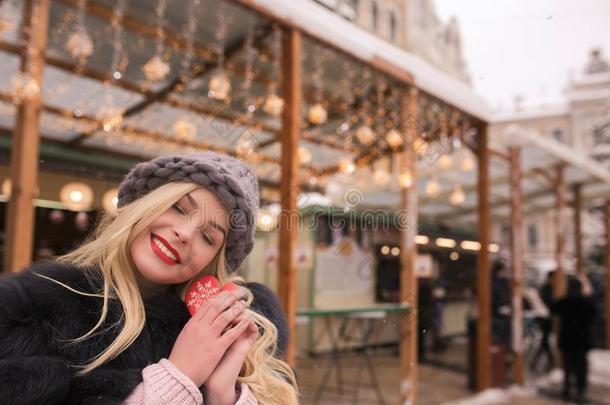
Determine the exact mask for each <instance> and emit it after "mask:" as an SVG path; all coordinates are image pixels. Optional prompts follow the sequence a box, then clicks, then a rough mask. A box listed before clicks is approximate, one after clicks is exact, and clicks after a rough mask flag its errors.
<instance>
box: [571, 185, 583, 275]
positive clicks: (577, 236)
mask: <svg viewBox="0 0 610 405" xmlns="http://www.w3.org/2000/svg"><path fill="white" fill-rule="evenodd" d="M573 193H574V255H575V256H576V272H577V273H582V272H583V270H584V269H583V256H582V228H581V226H582V225H581V211H582V185H581V184H574V187H573Z"/></svg>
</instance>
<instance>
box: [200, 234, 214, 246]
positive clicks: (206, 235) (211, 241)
mask: <svg viewBox="0 0 610 405" xmlns="http://www.w3.org/2000/svg"><path fill="white" fill-rule="evenodd" d="M201 236H203V240H205V241H206V242H207V243H208V244H209V245H210V246H212V245H214V239H212V238H211V237H210V235H208V234H207V233H205V232H201Z"/></svg>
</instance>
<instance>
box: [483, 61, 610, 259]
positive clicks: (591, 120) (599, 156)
mask: <svg viewBox="0 0 610 405" xmlns="http://www.w3.org/2000/svg"><path fill="white" fill-rule="evenodd" d="M521 101H522V100H520V99H519V98H516V99H515V105H514V107H513V110H512V111H505V112H500V113H498V114H497V115H496V116H495V120H494V122H495V124H494V125H492V128H491V135H492V139H494V138H496V139H499V138H501V137H502V134H503V132H504V130H505V129H506V128H507V127H509V126H510V125H512V124H518V125H520V126H523V127H525V128H527V129H533V130H535V131H536V132H537V133H538V134H539V136H542V137H549V138H552V139H554V140H555V141H557V142H561V143H563V144H566V145H568V146H569V147H570V148H572V149H573V150H574V151H576V152H579V153H582V154H585V155H587V156H589V157H591V158H593V159H595V160H597V161H599V162H601V163H603V164H604V165H605V166H606V167H607V168H608V169H609V170H610V65H609V63H608V60H607V58H605V57H604V55H603V54H602V53H601V51H600V50H598V49H594V50H592V51H591V53H590V55H589V59H588V61H587V63H586V64H585V66H583V67H582V69H581V71H580V72H579V73H578V74H577V75H574V77H572V78H570V80H569V81H568V84H567V87H566V89H565V101H564V102H563V103H561V104H556V105H550V106H543V107H527V108H524V107H522V106H521ZM544 186H545V185H544V180H542V179H541V187H544ZM546 187H548V185H547V186H546ZM567 192H568V195H567V201H568V204H569V203H570V202H571V201H572V190H567ZM525 214H526V215H525V218H524V220H525V223H524V225H525V241H526V247H525V259H526V263H527V264H528V265H529V266H530V267H533V268H536V267H537V268H541V269H550V268H552V267H554V263H555V259H554V257H555V256H554V255H555V242H556V236H555V235H556V216H555V215H556V214H555V212H554V210H553V211H542V212H532V213H529V214H528V213H527V212H525ZM565 215H566V217H567V218H566V221H565V225H566V229H564V234H565V236H566V254H567V267H568V268H570V265H571V264H573V263H574V240H573V235H574V223H573V220H572V219H573V210H572V209H571V208H568V209H567V210H566V212H565ZM501 226H502V227H503V228H504V229H505V230H506V229H507V224H504V225H501ZM581 229H582V232H583V246H584V252H585V257H586V255H587V253H588V252H590V251H591V249H592V248H593V247H594V246H595V245H596V244H598V243H601V242H600V240H601V238H602V235H603V232H604V228H603V222H602V221H601V217H600V214H599V212H598V211H596V210H590V209H584V210H583V212H582V226H581ZM497 232H498V233H502V231H501V230H497ZM504 233H506V232H504Z"/></svg>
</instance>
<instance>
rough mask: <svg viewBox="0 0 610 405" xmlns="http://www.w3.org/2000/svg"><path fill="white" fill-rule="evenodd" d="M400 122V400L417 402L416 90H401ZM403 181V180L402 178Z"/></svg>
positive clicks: (406, 402) (402, 401) (412, 404)
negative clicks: (404, 307)
mask: <svg viewBox="0 0 610 405" xmlns="http://www.w3.org/2000/svg"><path fill="white" fill-rule="evenodd" d="M401 108H402V123H403V132H404V142H403V143H404V149H403V151H402V153H401V154H400V161H399V162H400V173H401V175H405V176H407V177H408V176H410V178H411V181H410V182H411V184H410V186H409V185H408V184H403V187H401V190H400V191H401V192H400V194H401V212H400V215H403V216H405V217H404V218H403V220H401V221H400V224H401V225H402V228H401V229H400V300H401V302H404V303H408V304H409V305H410V306H411V309H410V310H409V312H407V313H405V314H404V315H402V317H401V323H400V329H401V334H400V336H401V339H400V403H401V404H411V405H415V404H416V403H417V311H418V309H417V275H416V273H415V258H416V256H417V247H416V245H415V235H416V234H417V183H416V181H415V180H416V173H415V172H416V166H415V163H416V162H417V153H416V151H415V140H416V139H417V115H418V111H417V89H415V88H408V89H406V90H405V92H404V95H403V99H402V107H401ZM403 181H404V180H403Z"/></svg>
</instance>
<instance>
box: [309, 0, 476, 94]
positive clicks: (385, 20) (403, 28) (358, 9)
mask: <svg viewBox="0 0 610 405" xmlns="http://www.w3.org/2000/svg"><path fill="white" fill-rule="evenodd" d="M315 1H316V2H317V3H319V4H321V5H323V6H324V7H326V8H328V9H330V10H332V11H333V12H335V13H337V14H339V15H341V16H342V17H343V18H346V19H348V20H350V21H352V22H353V23H354V24H356V25H358V26H359V27H361V28H363V29H365V30H367V31H369V32H371V33H373V34H375V35H377V36H378V37H380V38H383V39H384V40H386V41H388V42H391V43H393V44H395V45H396V46H398V47H400V48H403V49H406V50H407V51H409V52H411V53H413V54H415V55H417V56H419V57H421V58H422V59H424V60H426V61H427V62H429V63H430V64H432V65H433V66H436V67H437V68H439V69H440V70H442V71H444V72H445V73H448V74H449V75H451V76H453V77H454V78H457V79H459V80H461V81H463V82H465V83H468V84H470V76H469V75H468V73H467V71H466V64H465V63H464V58H463V56H462V39H461V36H460V27H459V24H458V21H457V20H456V19H455V18H451V19H450V20H449V21H448V22H447V23H444V22H442V21H441V20H440V19H439V17H438V15H437V14H436V10H435V8H434V4H433V3H432V0H411V1H407V0H315Z"/></svg>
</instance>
